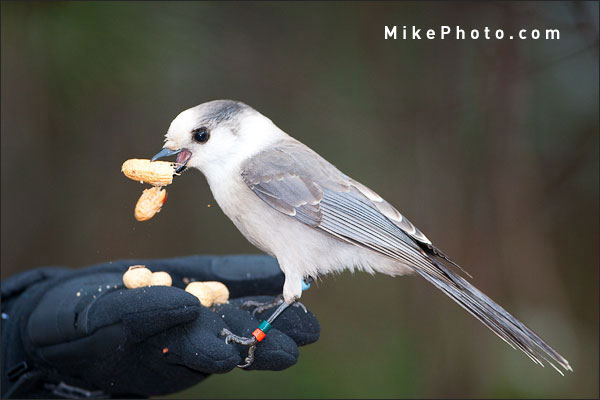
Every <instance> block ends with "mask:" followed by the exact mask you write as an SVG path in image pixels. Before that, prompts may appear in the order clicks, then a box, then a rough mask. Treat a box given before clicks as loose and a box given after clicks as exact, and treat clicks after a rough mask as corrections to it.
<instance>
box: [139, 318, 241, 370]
mask: <svg viewBox="0 0 600 400" xmlns="http://www.w3.org/2000/svg"><path fill="white" fill-rule="evenodd" d="M226 327H227V325H226V324H225V322H224V321H223V319H222V318H221V316H220V315H219V314H217V313H215V312H213V311H211V310H210V309H208V308H205V307H202V308H201V309H200V311H199V315H198V318H197V319H195V320H194V321H193V322H191V323H189V324H185V325H180V326H177V327H175V328H173V329H170V330H168V331H166V332H162V333H161V334H159V335H156V336H154V337H153V338H151V339H150V341H151V343H152V344H153V346H155V347H156V349H157V351H161V352H162V354H163V355H164V357H165V359H166V361H167V362H169V363H171V364H178V365H185V366H186V367H188V368H191V369H193V370H195V371H198V372H203V373H224V372H228V371H231V370H232V369H234V368H235V367H236V366H237V365H238V364H239V363H240V362H241V358H240V353H239V351H238V350H237V349H236V348H235V347H234V346H230V345H228V344H225V340H224V339H223V337H222V336H221V335H220V333H221V331H222V330H223V328H226Z"/></svg>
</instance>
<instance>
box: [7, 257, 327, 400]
mask: <svg viewBox="0 0 600 400" xmlns="http://www.w3.org/2000/svg"><path fill="white" fill-rule="evenodd" d="M135 264H143V265H146V266H147V267H148V268H149V269H151V270H152V271H166V272H168V273H169V274H170V275H171V277H172V278H173V287H163V286H152V287H144V288H138V289H126V288H125V287H124V286H123V282H122V276H123V273H124V272H125V271H126V270H127V268H128V267H129V266H131V265H135ZM189 281H220V282H223V283H224V284H225V285H226V286H227V287H228V288H229V291H230V294H231V296H230V297H231V300H230V302H229V304H223V305H220V306H214V307H212V308H206V307H202V306H201V305H200V302H199V301H198V299H197V298H196V297H194V296H193V295H191V294H189V293H187V292H185V291H184V290H183V288H185V286H186V284H187V283H188V282H189ZM283 281H284V276H283V274H282V273H281V271H280V269H279V266H278V264H277V262H276V261H275V260H274V259H273V258H271V257H267V256H248V255H242V256H225V257H218V256H192V257H182V258H172V259H164V260H122V261H116V262H111V263H107V264H100V265H95V266H92V267H88V268H85V269H81V270H71V269H66V268H52V267H46V268H40V269H36V270H33V271H28V272H26V273H23V274H21V275H18V276H15V277H12V278H10V279H7V280H6V281H5V282H2V397H3V398H4V397H46V398H47V397H50V396H56V397H69V396H72V397H89V396H92V397H101V396H106V397H109V396H112V397H146V396H151V395H161V394H167V393H173V392H177V391H180V390H183V389H185V388H187V387H189V386H192V385H194V384H196V383H198V382H200V381H202V380H203V379H204V378H206V377H207V376H208V375H209V374H211V373H224V372H228V371H231V370H232V369H234V368H235V367H236V365H238V364H240V363H242V362H243V359H244V357H245V356H246V354H247V348H245V347H243V346H240V345H236V344H225V341H224V339H223V337H222V336H220V332H221V330H222V329H223V328H227V329H229V330H231V331H232V332H233V333H235V334H238V335H242V336H250V335H251V333H252V331H253V330H254V329H256V328H257V327H258V325H259V323H260V320H261V319H266V318H267V317H268V316H269V315H270V314H271V313H272V312H273V311H274V309H272V310H269V311H265V312H264V313H263V314H258V315H257V318H259V319H257V318H254V317H253V316H252V314H251V313H250V311H251V310H248V309H244V308H242V307H241V304H242V303H243V301H245V300H248V299H249V297H248V296H259V295H260V296H264V295H275V294H280V293H281V291H282V286H283ZM252 300H257V301H267V300H272V297H252ZM318 338H319V324H318V322H317V320H316V318H315V317H314V315H313V314H311V313H310V312H308V313H305V312H304V311H303V310H302V309H301V308H297V307H290V308H288V309H287V310H286V311H285V312H284V313H283V314H282V315H281V316H280V317H278V318H277V319H276V320H275V322H274V323H273V329H271V331H269V334H268V336H267V338H266V339H265V340H263V341H262V342H260V343H259V345H258V348H257V350H256V353H255V355H256V359H255V362H254V364H253V365H252V366H251V367H250V368H249V369H266V370H281V369H284V368H288V367H290V366H291V365H293V364H295V363H296V361H297V360H298V347H297V346H302V345H306V344H309V343H313V342H315V341H316V340H317V339H318Z"/></svg>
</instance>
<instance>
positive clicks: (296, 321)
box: [230, 296, 321, 346]
mask: <svg viewBox="0 0 600 400" xmlns="http://www.w3.org/2000/svg"><path fill="white" fill-rule="evenodd" d="M248 300H252V301H256V302H261V303H262V302H267V301H271V300H273V298H272V297H268V296H256V297H242V298H239V299H234V300H231V301H230V303H231V304H233V305H236V306H238V307H240V308H241V306H242V305H243V304H244V302H246V301H248ZM247 310H248V311H250V312H251V311H252V310H253V309H252V308H248V309H247ZM275 310H277V307H273V308H271V309H269V310H266V311H264V312H262V313H260V314H258V313H257V314H256V317H257V318H260V319H261V320H263V319H264V320H266V319H268V318H269V317H270V316H271V315H272V314H273V313H274V312H275ZM273 328H276V329H278V330H279V331H281V332H283V333H284V334H286V335H287V336H289V337H290V338H292V339H293V340H294V342H296V344H297V345H298V346H305V345H307V344H311V343H314V342H316V341H317V340H319V335H320V332H321V327H320V325H319V321H318V320H317V317H315V315H314V314H313V313H312V312H310V310H308V311H307V312H304V309H303V308H302V307H299V306H294V305H292V306H290V307H288V308H287V309H286V310H285V311H284V312H283V313H281V314H280V315H279V316H278V317H277V318H276V319H275V321H274V322H273Z"/></svg>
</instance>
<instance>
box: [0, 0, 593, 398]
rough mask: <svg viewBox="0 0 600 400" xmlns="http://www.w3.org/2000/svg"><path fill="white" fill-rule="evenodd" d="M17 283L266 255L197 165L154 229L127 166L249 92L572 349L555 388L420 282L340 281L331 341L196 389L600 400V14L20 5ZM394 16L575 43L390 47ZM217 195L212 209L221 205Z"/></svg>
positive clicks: (6, 225) (405, 6) (329, 309)
mask: <svg viewBox="0 0 600 400" xmlns="http://www.w3.org/2000/svg"><path fill="white" fill-rule="evenodd" d="M1 12H2V17H1V23H2V28H1V29H2V54H1V55H2V61H1V68H2V69H1V71H2V72H1V73H2V81H1V83H2V90H1V91H2V124H1V129H2V137H1V139H2V143H1V156H2V161H1V167H2V172H1V174H2V187H1V201H2V204H1V205H2V215H1V216H2V220H1V221H2V222H1V234H2V247H1V250H2V256H1V265H2V278H6V277H8V276H10V275H12V274H15V273H17V272H19V271H24V270H27V269H30V268H34V267H37V266H42V265H68V266H73V267H81V266H85V265H89V264H92V263H96V262H101V261H107V260H112V259H119V258H129V257H139V258H154V257H169V256H178V255H187V254H195V253H216V254H228V253H256V252H258V250H256V249H255V248H254V247H253V246H251V245H250V244H249V243H247V242H246V240H245V239H244V238H243V237H242V236H241V234H239V233H238V231H237V230H236V229H235V227H234V226H233V224H232V223H231V222H230V221H229V220H228V219H227V218H226V217H225V216H224V215H223V213H222V212H221V210H220V209H219V208H218V207H217V206H216V204H214V200H213V198H212V195H211V193H210V191H209V189H208V187H207V185H206V182H205V180H204V178H203V177H202V175H201V174H200V173H198V172H188V173H186V174H185V175H184V176H183V177H182V178H180V179H177V180H176V182H175V183H174V184H173V185H172V186H170V187H169V201H168V202H167V203H166V205H165V207H164V209H163V211H162V212H161V213H160V214H159V215H158V216H156V217H155V218H154V219H152V220H151V221H149V222H144V223H139V222H137V221H135V220H134V218H133V207H134V205H135V202H136V200H137V198H138V196H139V194H140V192H141V190H142V186H141V185H139V184H135V183H134V182H132V181H130V180H128V179H126V178H125V177H124V176H123V175H122V174H121V172H120V167H121V163H122V162H123V161H124V160H126V159H128V158H132V157H138V158H148V157H150V156H152V155H154V154H155V153H156V152H157V151H158V150H159V149H160V148H161V146H162V141H163V134H164V133H165V132H166V129H167V128H168V126H169V123H170V121H171V120H172V119H173V118H174V117H175V116H176V115H177V114H178V113H179V112H180V111H182V110H183V109H186V108H189V107H192V106H195V105H197V104H200V103H202V102H205V101H209V100H213V99H219V98H231V99H237V100H241V101H244V102H246V103H247V104H249V105H251V106H253V107H254V108H256V109H257V110H259V111H261V112H262V113H264V114H266V115H267V116H269V117H270V118H271V119H272V120H273V121H274V122H275V123H276V124H278V125H279V126H280V127H281V128H282V129H284V130H285V131H287V132H288V133H290V134H291V135H293V136H295V137H296V138H298V139H300V140H301V141H303V142H304V143H306V144H308V145H309V146H311V147H312V148H314V149H315V150H317V151H318V152H319V153H320V154H322V155H323V156H324V157H325V158H327V159H328V160H330V161H331V162H333V163H334V164H335V165H336V166H338V167H339V168H340V169H341V170H342V171H344V172H345V173H347V174H349V175H351V176H352V177H354V178H355V179H357V180H359V181H362V182H364V183H366V184H368V185H369V186H370V187H371V188H373V189H374V190H376V191H378V192H379V194H381V195H382V196H383V197H385V198H386V199H387V200H388V201H390V202H391V203H393V204H394V205H396V206H397V207H398V208H399V209H400V210H401V211H402V212H403V213H404V214H405V215H407V216H408V218H410V219H411V220H412V221H413V222H414V223H415V224H416V225H417V226H419V227H420V228H421V230H422V231H423V232H425V233H426V234H427V235H428V236H429V237H430V238H431V239H432V240H433V242H434V243H436V244H437V245H438V246H439V247H440V248H441V249H443V250H444V251H445V252H446V253H447V254H449V255H450V256H451V257H453V258H454V259H455V260H456V261H458V262H459V263H460V264H461V265H462V266H464V267H465V268H466V269H467V270H468V271H469V272H470V273H471V274H472V275H473V276H474V279H473V282H474V284H475V285H477V286H478V287H479V288H480V289H482V290H483V291H484V292H486V293H487V294H488V295H490V296H491V297H492V298H494V299H495V300H497V301H498V302H499V303H500V304H502V305H503V306H505V307H506V308H507V309H508V310H509V311H511V312H513V313H514V314H515V315H516V316H518V317H519V318H521V319H522V320H524V321H526V323H527V324H528V325H529V326H530V327H531V328H533V329H534V330H535V331H537V332H538V333H539V334H540V335H541V336H542V337H543V338H545V339H546V340H547V341H548V343H549V344H551V345H552V346H553V347H555V348H556V349H558V350H559V351H560V352H561V353H562V354H563V355H564V356H565V357H566V358H568V359H569V361H570V362H571V365H573V367H574V370H575V372H574V373H572V374H571V373H570V374H567V376H566V377H564V378H561V377H560V376H559V375H557V374H556V372H554V371H553V370H552V369H550V368H540V367H538V366H536V365H534V364H533V363H531V361H529V359H527V357H525V356H524V355H523V354H521V353H520V352H518V351H514V350H512V349H510V347H508V346H507V345H506V344H505V343H503V342H502V341H500V340H499V339H498V338H497V337H496V336H494V335H493V334H492V333H491V332H489V331H488V330H487V329H485V328H484V327H483V326H482V325H481V324H480V323H479V322H477V321H476V320H475V319H474V318H472V317H470V316H469V315H468V314H467V313H466V312H464V311H463V310H462V309H460V308H459V307H458V306H456V305H455V304H454V303H453V302H451V301H450V300H449V299H448V298H446V296H445V295H443V294H442V293H441V292H439V291H438V290H437V289H435V288H433V287H432V286H430V285H429V284H427V283H426V282H425V281H424V280H422V279H420V278H418V277H406V278H396V279H392V278H388V277H385V276H380V275H377V276H374V277H371V276H369V275H366V274H355V275H351V274H349V273H346V274H342V275H338V276H330V277H327V278H325V279H324V280H323V281H322V282H320V283H319V284H318V285H317V287H314V288H313V289H311V290H310V291H308V292H306V293H305V295H304V296H303V301H304V303H305V304H307V305H308V307H310V308H311V309H312V310H313V311H314V312H315V313H316V314H317V316H318V317H319V319H320V322H321V326H322V335H321V339H320V340H319V341H318V342H317V343H316V344H313V345H311V346H308V347H306V348H303V349H302V351H301V356H300V360H299V362H298V364H297V365H296V366H294V367H293V368H290V369H288V370H286V371H283V372H245V371H239V370H236V371H234V372H232V373H229V374H225V375H219V376H213V377H211V378H210V379H208V380H207V381H206V382H204V383H203V384H201V385H199V386H197V387H194V388H191V389H189V390H187V391H185V392H182V393H177V394H176V395H175V396H176V397H180V398H192V397H274V398H275V397H466V398H471V397H563V398H564V397H596V398H597V397H598V395H599V393H598V380H597V379H598V373H599V371H598V361H599V360H598V278H599V277H598V240H599V237H598V218H599V215H598V200H599V198H598V191H599V190H598V179H599V176H598V145H599V143H598V133H599V126H598V107H599V104H598V84H599V83H598V45H599V41H598V3H597V2H583V3H560V2H552V3H516V2H511V3H485V4H482V3H445V2H440V3H369V4H367V3H363V2H350V3H321V2H310V3H305V4H299V3H286V4H280V3H272V2H265V3H249V4H248V3H243V4H242V3H230V2H227V3H194V2H171V3H160V2H151V3H145V2H135V3H113V2H105V3H88V2H84V3H79V2H70V3H12V2H2V5H1ZM384 25H398V26H399V28H400V27H401V26H403V25H407V26H409V27H410V26H412V25H416V26H417V27H420V28H429V27H432V28H439V26H440V25H450V26H454V25H460V26H461V27H462V28H464V29H473V28H476V29H480V30H483V28H484V27H485V26H489V27H490V28H491V29H497V28H502V29H504V31H505V32H507V34H508V33H514V34H516V32H517V31H518V30H519V29H521V28H525V29H533V28H538V29H546V28H558V29H560V32H561V37H560V40H554V41H550V40H548V41H546V40H525V41H524V40H481V39H480V40H468V39H467V40H459V41H457V40H454V39H446V40H439V39H436V40H420V41H417V40H406V41H404V40H401V39H398V40H396V41H393V40H384V39H383V37H384ZM208 204H212V205H213V206H212V207H210V208H209V207H207V205H208Z"/></svg>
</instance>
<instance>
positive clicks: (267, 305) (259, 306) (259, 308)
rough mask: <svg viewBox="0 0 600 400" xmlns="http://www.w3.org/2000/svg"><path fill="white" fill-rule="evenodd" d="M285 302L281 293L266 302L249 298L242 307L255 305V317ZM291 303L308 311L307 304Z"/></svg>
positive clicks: (253, 311)
mask: <svg viewBox="0 0 600 400" xmlns="http://www.w3.org/2000/svg"><path fill="white" fill-rule="evenodd" d="M283 302H284V300H283V295H282V294H280V295H278V296H276V297H275V298H274V299H273V300H271V301H266V302H259V301H254V300H248V301H246V302H244V303H243V304H242V307H246V308H250V307H255V308H254V310H252V316H253V317H254V316H256V314H261V313H263V312H265V311H267V310H270V309H271V308H275V307H277V306H280V305H281V304H283ZM291 305H292V306H294V307H300V308H302V310H304V312H305V313H307V312H308V310H307V309H306V306H305V305H304V304H302V303H300V302H299V301H295V302H293V303H292V304H291Z"/></svg>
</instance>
